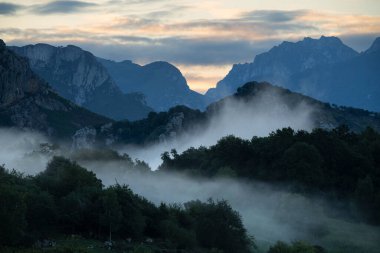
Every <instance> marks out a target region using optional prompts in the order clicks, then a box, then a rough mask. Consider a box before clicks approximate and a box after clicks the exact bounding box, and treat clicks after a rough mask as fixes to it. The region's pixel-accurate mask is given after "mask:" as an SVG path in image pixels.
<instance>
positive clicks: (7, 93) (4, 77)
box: [0, 40, 111, 137]
mask: <svg viewBox="0 0 380 253" xmlns="http://www.w3.org/2000/svg"><path fill="white" fill-rule="evenodd" d="M0 70H1V71H0V126H2V127H18V128H28V129H33V130H36V131H41V132H43V133H45V134H47V135H50V136H55V137H69V136H70V135H72V134H73V133H74V132H75V131H76V130H78V129H80V128H82V127H85V126H87V125H94V124H105V123H107V122H111V120H110V119H107V118H105V117H102V116H99V115H97V114H95V113H92V112H90V111H87V110H86V109H83V108H80V107H78V106H76V105H74V104H73V103H71V102H69V101H67V100H66V99H64V98H62V97H60V96H58V95H57V94H56V93H55V92H54V91H52V90H51V88H50V87H49V85H48V84H47V83H46V82H45V81H43V80H42V79H41V78H39V77H38V76H37V75H36V74H34V73H33V71H32V70H31V68H30V67H29V63H28V61H27V59H25V58H23V57H20V56H17V55H16V54H15V53H13V52H12V51H10V50H9V49H7V47H6V45H5V43H4V42H3V41H2V40H0Z"/></svg>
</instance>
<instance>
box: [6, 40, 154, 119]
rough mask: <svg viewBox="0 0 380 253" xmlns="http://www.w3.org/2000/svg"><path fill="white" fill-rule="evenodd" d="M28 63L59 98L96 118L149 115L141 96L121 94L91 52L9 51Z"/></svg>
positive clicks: (42, 46)
mask: <svg viewBox="0 0 380 253" xmlns="http://www.w3.org/2000/svg"><path fill="white" fill-rule="evenodd" d="M10 49H11V50H13V51H14V52H15V53H17V54H18V55H20V56H24V57H27V58H28V59H29V63H30V66H31V68H32V70H33V71H34V72H35V73H36V74H38V75H39V76H40V77H41V78H43V79H44V80H46V81H47V82H48V83H49V84H50V85H51V87H52V88H53V89H54V91H56V92H57V93H58V94H59V95H61V96H63V97H64V98H66V99H68V100H70V101H72V102H74V103H76V104H77V105H79V106H83V107H85V108H87V109H89V110H91V111H93V112H96V113H98V114H101V115H104V116H107V117H110V118H113V119H116V120H121V119H129V120H136V119H141V118H144V117H146V115H147V114H148V113H149V112H150V111H152V109H151V108H150V107H148V106H147V105H146V103H145V101H144V96H143V95H142V94H137V93H130V94H124V93H123V92H122V91H121V90H120V88H119V87H118V86H117V85H116V84H115V82H114V81H113V79H112V77H111V76H110V75H109V73H108V71H107V70H106V69H105V68H104V67H103V65H102V64H100V63H99V62H98V61H97V59H96V57H95V56H94V55H92V54H91V53H90V52H87V51H84V50H82V49H81V48H79V47H76V46H71V45H69V46H67V47H54V46H51V45H47V44H36V45H28V46H23V47H10Z"/></svg>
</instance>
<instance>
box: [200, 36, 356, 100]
mask: <svg viewBox="0 0 380 253" xmlns="http://www.w3.org/2000/svg"><path fill="white" fill-rule="evenodd" d="M358 55H359V53H358V52H356V51H355V50H353V49H352V48H350V47H348V46H346V45H344V44H343V42H342V41H341V40H340V39H339V38H337V37H325V36H322V37H320V38H319V39H312V38H309V37H306V38H304V39H303V40H302V41H298V42H287V41H284V42H282V43H281V44H280V45H278V46H274V47H273V48H271V49H270V50H269V51H267V52H264V53H262V54H259V55H257V56H256V57H255V59H254V61H253V62H251V63H245V64H234V65H233V67H232V69H231V70H230V71H229V73H228V74H227V76H226V77H225V78H223V79H222V80H221V81H219V82H218V83H217V86H216V87H215V88H211V89H209V90H208V91H207V92H206V96H208V97H210V98H212V99H213V100H214V101H215V100H216V99H218V98H222V97H224V96H226V95H230V94H232V93H233V92H234V90H235V89H237V88H238V87H239V86H241V85H243V84H244V83H246V82H249V81H267V82H270V83H274V84H276V85H280V86H283V87H285V88H290V89H293V88H294V87H292V85H293V84H292V80H291V76H292V75H295V74H297V73H300V72H303V71H307V70H309V69H312V68H315V67H318V66H323V65H330V64H335V63H338V62H343V61H345V60H348V59H351V58H354V57H356V56H358ZM295 91H297V90H295ZM306 95H310V94H306Z"/></svg>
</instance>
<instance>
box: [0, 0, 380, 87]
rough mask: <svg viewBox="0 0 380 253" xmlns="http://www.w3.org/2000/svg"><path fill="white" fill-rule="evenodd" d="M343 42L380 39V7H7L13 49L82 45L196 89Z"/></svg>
mask: <svg viewBox="0 0 380 253" xmlns="http://www.w3.org/2000/svg"><path fill="white" fill-rule="evenodd" d="M321 35H326V36H339V37H340V38H341V39H342V40H343V42H344V43H346V44H347V45H349V46H351V47H353V48H354V49H356V50H358V51H362V50H365V49H366V48H368V47H369V46H370V44H371V42H372V41H373V40H374V38H375V37H378V36H380V0H266V1H263V0H234V1H228V0H215V1H214V0H205V1H199V0H183V1H175V0H98V1H51V0H50V1H49V0H33V1H32V0H13V1H8V2H0V38H1V39H3V40H4V41H5V42H6V43H7V44H8V45H25V44H34V43H40V42H43V43H49V44H53V45H63V46H64V45H67V44H74V45H77V46H80V47H82V48H83V49H86V50H89V51H91V52H92V53H94V54H95V55H97V56H100V57H104V58H108V59H113V60H125V59H129V60H132V61H134V62H137V63H140V64H146V63H149V62H152V61H157V60H164V61H169V62H171V63H173V64H175V65H176V66H177V67H178V68H179V69H180V70H181V71H182V73H183V74H184V75H185V77H186V78H187V80H188V83H189V85H190V87H191V88H193V89H195V90H197V91H200V92H203V91H205V90H206V89H207V88H209V87H213V86H215V84H216V82H217V81H218V80H220V79H222V78H223V77H224V76H225V75H226V74H227V73H228V71H229V70H230V68H231V65H232V64H234V63H243V62H251V61H253V59H254V56H255V55H256V54H257V53H261V52H264V51H267V50H268V49H270V48H271V47H272V46H274V45H276V44H278V43H280V42H281V41H283V40H288V41H296V40H299V39H302V38H303V37H313V38H318V37H320V36H321Z"/></svg>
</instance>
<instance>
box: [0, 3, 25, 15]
mask: <svg viewBox="0 0 380 253" xmlns="http://www.w3.org/2000/svg"><path fill="white" fill-rule="evenodd" d="M20 9H22V6H21V5H18V4H11V3H0V15H11V14H14V13H16V12H17V11H18V10H20Z"/></svg>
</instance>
